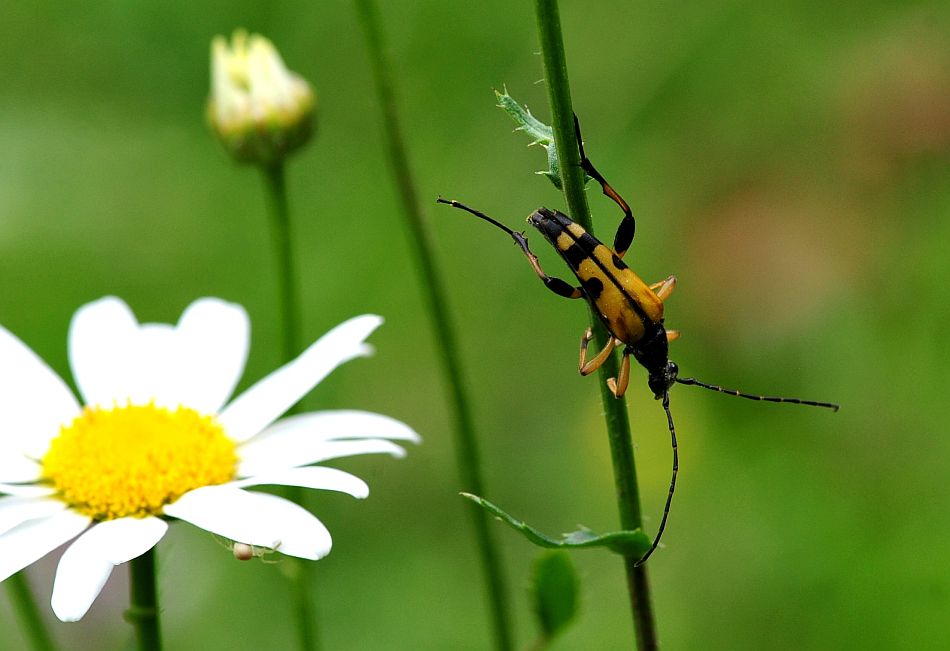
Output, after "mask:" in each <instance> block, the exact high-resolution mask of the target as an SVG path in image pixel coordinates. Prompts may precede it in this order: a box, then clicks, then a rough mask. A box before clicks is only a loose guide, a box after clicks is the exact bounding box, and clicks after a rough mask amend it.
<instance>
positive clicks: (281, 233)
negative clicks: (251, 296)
mask: <svg viewBox="0 0 950 651" xmlns="http://www.w3.org/2000/svg"><path fill="white" fill-rule="evenodd" d="M262 170H263V172H264V186H265V188H266V190H267V201H268V208H269V210H270V215H271V233H272V235H273V238H274V254H275V256H276V259H277V284H278V286H279V290H278V291H279V298H280V320H281V333H282V334H281V361H283V362H289V361H290V360H292V359H293V358H294V357H295V356H296V355H297V354H298V353H299V352H300V350H299V349H298V346H299V345H300V303H299V300H298V295H299V293H298V289H297V276H296V275H295V273H294V249H293V241H292V239H291V233H290V210H289V209H288V207H287V182H286V179H285V176H284V164H283V163H282V162H277V163H273V164H271V165H268V166H266V167H263V168H262Z"/></svg>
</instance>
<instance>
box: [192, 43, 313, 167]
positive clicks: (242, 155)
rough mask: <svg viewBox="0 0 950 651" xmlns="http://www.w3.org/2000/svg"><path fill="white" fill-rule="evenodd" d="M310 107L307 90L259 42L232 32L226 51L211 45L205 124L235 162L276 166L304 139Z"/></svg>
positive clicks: (310, 93)
mask: <svg viewBox="0 0 950 651" xmlns="http://www.w3.org/2000/svg"><path fill="white" fill-rule="evenodd" d="M315 107H316V99H315V97H314V93H313V89H312V88H311V87H310V84H308V83H307V81H306V80H305V79H303V78H302V77H300V76H299V75H297V74H294V73H293V72H291V71H289V70H288V69H287V67H286V66H285V65H284V61H283V59H281V58H280V54H279V53H278V52H277V49H276V48H275V47H274V44H273V43H271V42H270V41H269V40H267V39H266V38H264V37H263V36H260V35H258V34H251V35H248V34H247V32H245V31H244V30H236V31H235V32H234V36H233V37H232V39H231V44H230V45H229V44H228V42H227V40H226V39H225V38H224V37H223V36H217V37H215V38H214V40H213V41H212V42H211V97H210V98H209V100H208V120H209V122H210V123H211V127H212V129H214V132H215V133H216V134H217V136H218V138H219V139H220V140H221V142H223V143H224V146H225V148H226V149H227V150H228V152H229V153H230V154H231V155H232V156H234V157H235V158H236V159H238V160H240V161H244V162H254V163H263V164H267V165H269V164H273V163H276V162H279V161H280V160H282V159H283V158H284V157H285V156H286V155H287V154H289V153H290V152H291V151H293V150H294V149H297V148H298V147H300V146H302V145H303V144H304V143H306V142H307V140H308V139H309V137H310V133H311V130H312V122H313V113H314V109H315Z"/></svg>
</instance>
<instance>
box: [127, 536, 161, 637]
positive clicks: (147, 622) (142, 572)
mask: <svg viewBox="0 0 950 651" xmlns="http://www.w3.org/2000/svg"><path fill="white" fill-rule="evenodd" d="M155 556H156V553H155V548H154V547H152V548H151V549H150V550H148V551H147V552H145V553H144V554H142V555H141V556H139V557H138V558H135V559H133V560H132V561H130V562H129V593H130V594H129V601H130V606H129V610H128V611H127V612H126V614H125V616H126V619H128V620H129V621H130V622H132V625H133V626H134V627H135V637H136V641H137V648H138V649H139V651H159V650H160V649H161V648H162V637H161V631H160V630H159V625H158V587H157V585H156V584H157V581H156V579H155Z"/></svg>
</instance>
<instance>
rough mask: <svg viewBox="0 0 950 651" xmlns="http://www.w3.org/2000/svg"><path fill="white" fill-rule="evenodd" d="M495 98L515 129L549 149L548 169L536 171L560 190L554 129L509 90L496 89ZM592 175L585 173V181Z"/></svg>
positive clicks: (559, 164)
mask: <svg viewBox="0 0 950 651" xmlns="http://www.w3.org/2000/svg"><path fill="white" fill-rule="evenodd" d="M495 98H496V99H497V100H498V107H499V108H500V109H502V110H504V111H505V113H507V114H508V115H510V116H511V119H513V120H514V121H515V124H517V125H518V126H517V127H515V131H524V132H525V133H526V134H528V136H529V137H530V138H531V142H530V143H529V145H528V146H529V147H530V146H531V145H541V146H542V147H544V149H545V151H547V155H548V169H546V170H542V171H540V172H536V174H540V175H541V176H544V177H546V178H547V179H548V180H549V181H550V182H551V183H553V184H554V187H556V188H557V189H558V190H560V189H561V162H560V160H559V159H558V155H557V147H555V146H554V130H553V129H552V128H551V127H550V126H549V125H547V124H545V123H544V122H541V120H539V119H537V118H536V117H534V116H533V115H531V111H530V109H528V107H527V106H524V105H522V104H519V103H518V102H517V101H515V98H514V97H512V96H511V95H509V94H508V90H507V89H505V90H504V92H501V93H499V92H498V91H497V90H496V91H495ZM590 178H591V177H590V176H587V174H585V175H584V183H585V184H586V183H587V181H589V180H590Z"/></svg>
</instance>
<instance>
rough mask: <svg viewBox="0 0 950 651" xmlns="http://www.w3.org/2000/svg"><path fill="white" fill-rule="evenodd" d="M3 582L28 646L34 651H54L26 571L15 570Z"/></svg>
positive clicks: (54, 647)
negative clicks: (15, 571)
mask: <svg viewBox="0 0 950 651" xmlns="http://www.w3.org/2000/svg"><path fill="white" fill-rule="evenodd" d="M5 583H6V586H7V592H8V593H9V595H10V603H11V604H12V605H13V610H14V612H16V617H17V619H19V620H20V625H21V627H22V629H23V634H24V635H25V636H26V638H27V640H28V641H29V643H30V648H32V649H33V650H34V651H54V649H56V645H55V644H54V643H53V638H52V637H51V636H50V634H49V631H48V630H47V628H46V624H45V623H44V622H43V617H42V615H40V610H39V608H37V607H36V599H34V598H33V592H32V591H31V590H30V582H29V581H28V580H27V578H26V573H25V572H17V573H16V574H14V575H13V576H11V577H10V578H9V579H7V580H6V582H5Z"/></svg>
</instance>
